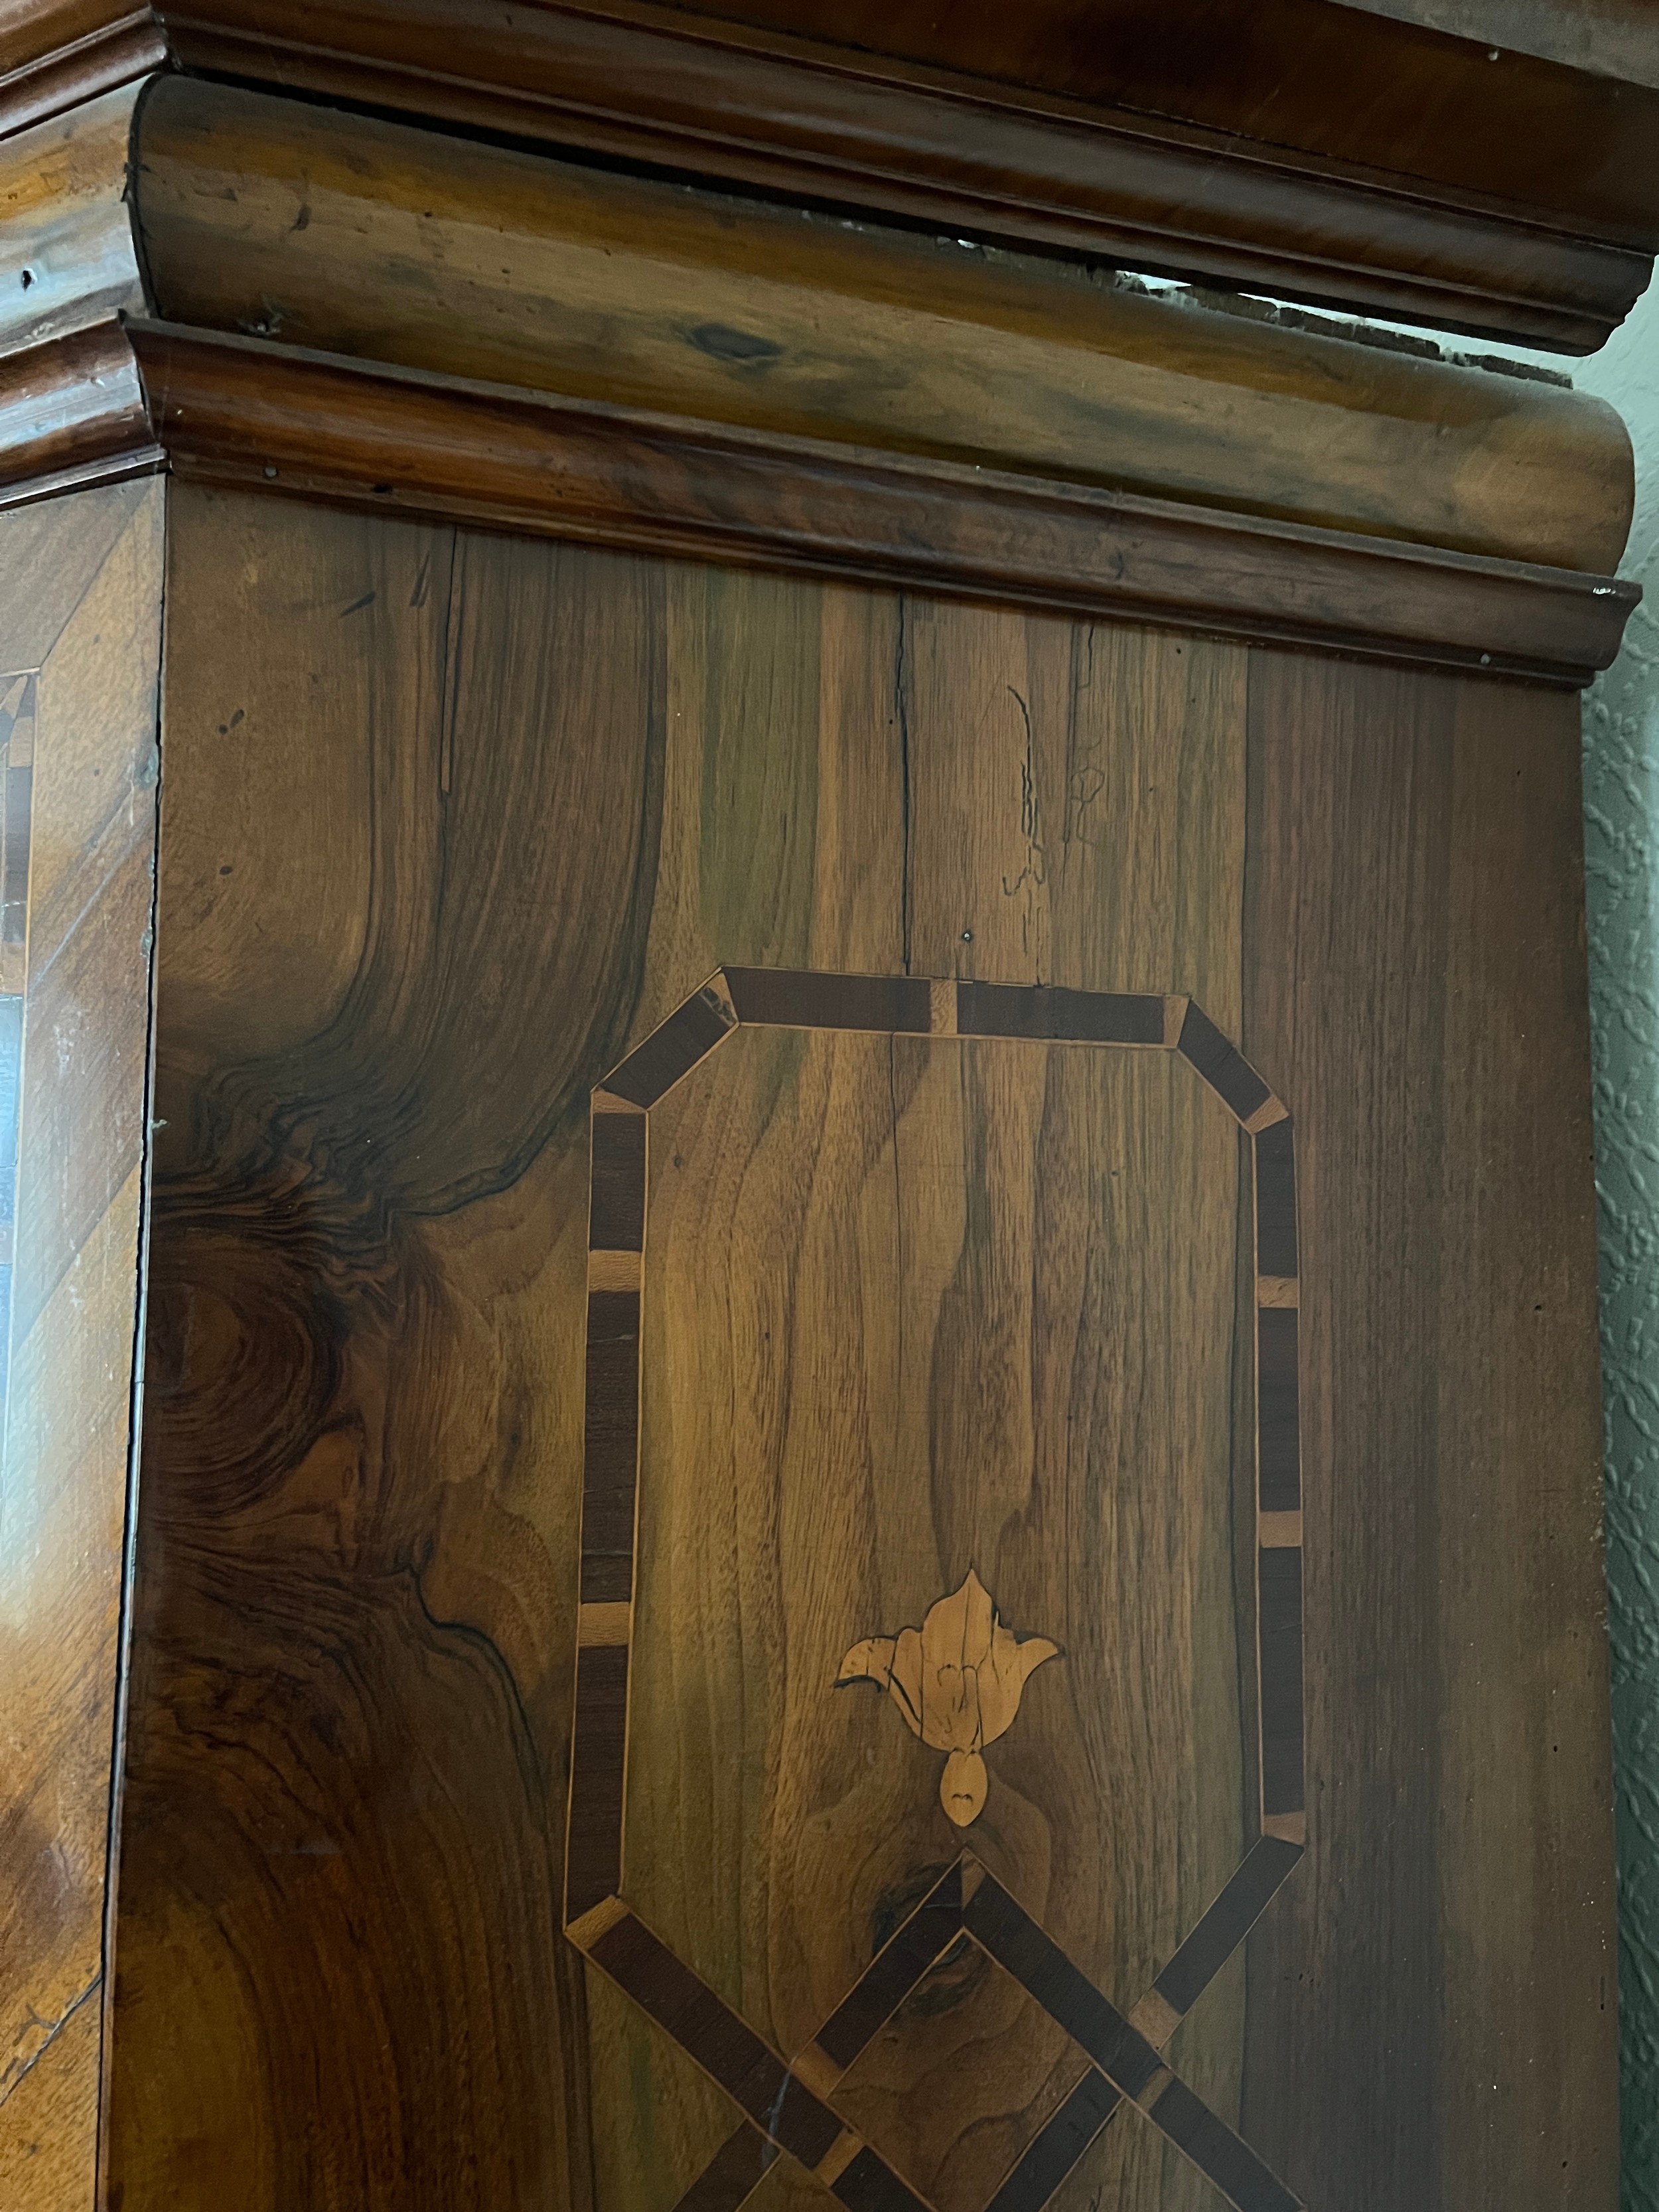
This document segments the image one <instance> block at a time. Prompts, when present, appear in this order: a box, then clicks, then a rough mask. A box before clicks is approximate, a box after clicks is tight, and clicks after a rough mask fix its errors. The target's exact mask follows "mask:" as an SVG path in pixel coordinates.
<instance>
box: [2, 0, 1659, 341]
mask: <svg viewBox="0 0 1659 2212" xmlns="http://www.w3.org/2000/svg"><path fill="white" fill-rule="evenodd" d="M1172 11H1173V17H1174V18H1175V19H1176V20H1175V21H1172ZM1183 11H1184V13H1185V15H1188V16H1189V17H1190V18H1191V21H1190V22H1188V24H1187V26H1186V32H1185V35H1182V34H1181V30H1180V23H1179V20H1178V19H1180V18H1181V17H1182V15H1183ZM1408 12H1409V11H1407V10H1405V9H1393V10H1389V11H1378V10H1374V9H1368V8H1365V7H1359V6H1353V5H1340V4H1338V0H1279V3H1278V4H1276V5H1275V6H1274V7H1273V9H1267V10H1264V9H1261V7H1260V6H1257V5H1255V4H1254V0H1248V4H1247V0H1158V4H1156V5H1154V4H1153V0H1109V4H1108V5H1106V6H1105V7H1104V8H1103V7H1102V6H1101V4H1100V0H1087V4H1086V5H1085V4H1084V0H1030V4H1029V5H1028V6H1026V7H1024V8H1022V9H1019V10H1018V11H995V10H979V11H976V12H975V11H965V10H960V9H958V10H951V11H947V12H946V14H945V16H944V17H943V18H941V17H940V15H939V10H938V9H936V8H932V7H927V8H923V7H920V6H914V5H912V6H907V5H903V4H897V0H884V3H883V5H882V6H881V7H879V8H874V7H872V6H871V5H870V4H868V0H817V5H816V6H812V5H805V4H803V0H787V5H782V4H777V5H775V4H770V0H720V5H718V6H708V7H702V8H696V7H686V6H678V7H674V6H666V5H659V4H653V0H453V4H448V5H446V6H445V7H443V8H441V9H437V8H435V7H433V6H432V5H430V4H429V0H350V4H343V0H335V4H321V0H191V4H190V5H189V6H187V7H185V8H174V7H169V6H166V5H162V6H160V7H155V8H147V9H137V10H127V9H123V8H122V7H121V6H120V5H119V4H118V0H22V4H21V5H16V4H14V7H13V8H12V9H11V10H10V11H9V12H8V13H7V14H5V15H3V17H0V129H3V128H5V127H12V128H16V127H21V125H23V124H26V123H29V122H33V121H36V120H39V119H40V118H42V117H43V116H45V115H46V114H47V113H49V112H52V110H53V108H54V106H62V105H64V104H66V103H67V102H68V101H70V100H76V99H83V98H86V97H89V96H91V95H92V94H94V93H97V92H100V91H103V90H107V89H109V88H112V86H114V85H115V84H118V83H119V82H125V81H126V80H127V79H128V78H130V77H131V76H132V75H134V74H136V73H137V71H138V70H141V69H143V68H149V67H153V66H155V65H156V64H157V62H158V61H159V60H160V59H161V58H163V57H166V58H168V59H170V60H171V61H173V63H175V64H179V65H180V66H182V67H185V68H186V69H193V70H210V71H214V72H217V73H221V74H223V75H226V76H236V77H240V78H242V79H244V80H246V81H247V82H251V83H259V84H264V85H267V86H271V87H275V88H288V89H292V90H303V91H306V92H308V93H312V94H322V95H324V96H326V97H330V98H333V99H341V100H353V101H357V102H362V103H364V104H366V105H368V106H376V107H380V108H386V109H393V110H401V111H404V112H409V113H411V114H415V115H418V116H421V117H423V118H430V119H433V120H437V121H440V122H444V123H448V124H452V125H453V124H458V123H459V124H465V125H467V126H469V127H472V128H477V129H483V130H485V131H494V132H496V133H500V134H512V135H516V136H518V137H529V138H532V139H539V140H542V141H544V142H547V143H554V144H557V145H561V146H566V147H580V148H583V149H588V150H591V151H594V152H599V153H603V154H609V155H623V156H624V157H627V158H629V159H633V160H637V161H648V162H653V163H657V164H660V165H664V166H667V167H673V168H676V169H679V170H682V171H684V172H686V173H692V174H696V175H699V176H702V177H705V178H708V179H716V180H720V181H723V182H725V183H727V184H735V185H740V186H746V187H750V188H754V187H758V188H760V189H762V190H763V191H777V192H781V193H784V194H787V195H790V196H793V197H808V198H813V199H816V200H817V201H819V202H822V203H827V204H832V205H836V206H842V207H846V208H850V209H858V210H865V211H867V212H869V213H871V214H873V215H875V216H888V217H892V216H898V217H901V218H903V219H907V220H914V221H918V222H923V223H926V224H927V225H929V226H932V227H933V228H940V229H945V230H950V231H953V232H957V233H962V234H970V235H973V236H975V237H982V238H988V239H992V240H1003V241H1005V242H1010V243H1013V244H1019V245H1027V246H1030V245H1036V246H1044V247H1051V248H1054V247H1057V248H1060V249H1061V250H1064V251H1066V252H1076V253H1082V254H1086V255H1090V256H1093V257H1096V258H1100V259H1102V260H1105V261H1109V262H1115V263H1119V264H1128V265H1131V266H1134V267H1139V268H1143V269H1148V270H1154V271H1161V272H1163V273H1166V274H1172V275H1180V276H1194V277H1197V278H1199V279H1200V280H1204V281H1208V282H1211V283H1221V284H1225V285H1233V286H1238V287H1242V288H1243V289H1253V290H1265V291H1269V292H1273V293H1276V294H1278V295H1280V296H1283V297H1285V298H1290V299H1299V300H1305V301H1313V302H1316V303H1322V304H1334V305H1340V306H1342V307H1351V308H1358V309H1359V310H1361V311H1364V312H1369V313H1377V314H1382V315H1386V316H1392V317H1396V318H1401V319H1407V320H1420V321H1424V322H1427V323H1430V324H1432V325H1438V326H1440V327H1443V328H1446V329H1450V330H1461V331H1469V332H1472V333H1474V334H1476V335H1484V336H1487V337H1504V338H1510V339H1515V340H1517V341H1519V342H1521V343H1535V344H1541V345H1546V346H1554V347H1559V348H1560V349H1562V350H1564V351H1567V352H1587V351H1590V350H1593V349H1595V347H1596V346H1598V345H1599V344H1601V343H1602V342H1603V341H1604V340H1605V338H1606V337H1607V334H1608V332H1609V331H1611V330H1612V329H1613V327H1615V326H1616V325H1617V324H1618V323H1619V322H1620V319H1622V318H1623V316H1624V314H1625V313H1626V312H1627V310H1628V308H1629V307H1630V305H1631V303H1632V301H1633V300H1634V299H1635V298H1636V297H1637V296H1638V295H1639V294H1640V292H1641V291H1642V289H1643V288H1644V285H1645V283H1647V281H1648V276H1649V274H1650V267H1651V262H1652V256H1653V252H1654V249H1655V246H1656V243H1659V175H1656V173H1655V170H1654V166H1653V163H1652V160H1651V154H1650V149H1651V147H1652V145H1653V143H1655V141H1656V139H1659V90H1656V88H1654V87H1653V86H1652V85H1650V84H1649V83H1646V82H1642V81H1641V80H1640V78H1639V77H1628V78H1621V77H1620V76H1615V75H1611V74H1608V73H1607V71H1608V69H1609V68H1610V67H1611V66H1612V64H1611V63H1609V62H1607V58H1606V57H1602V58H1601V59H1602V66H1600V67H1597V68H1590V67H1572V66H1569V65H1568V64H1567V62H1566V61H1565V60H1564V59H1563V58H1560V55H1558V54H1557V53H1556V52H1554V50H1553V49H1551V50H1550V51H1546V52H1511V51H1500V50H1498V49H1497V48H1493V47H1489V46H1488V45H1487V44H1486V38H1485V36H1484V35H1478V34H1477V33H1475V32H1474V28H1473V26H1474V14H1473V13H1471V15H1470V23H1471V27H1472V28H1471V33H1470V35H1468V36H1465V37H1453V36H1449V35H1448V34H1447V33H1445V32H1444V31H1443V29H1438V28H1434V27H1428V26H1425V24H1424V23H1422V22H1420V21H1407V20H1404V19H1403V18H1404V17H1405V15H1407V13H1408ZM1446 12H1447V11H1446V9H1441V10H1440V13H1441V15H1445V14H1446ZM999 19H1000V20H999ZM941 22H942V23H944V24H945V26H946V29H945V31H941V30H940V28H939V24H940V23H941ZM1532 43H1533V44H1534V46H1537V45H1538V44H1539V43H1540V42H1539V41H1538V40H1534V41H1533V42H1532ZM1546 43H1547V42H1546ZM1579 45H1580V46H1582V41H1581V42H1579ZM1578 51H1579V46H1572V45H1568V46H1563V47H1562V48H1561V50H1560V54H1561V55H1565V54H1567V53H1569V52H1571V53H1574V54H1577V52H1578ZM1600 51H1601V50H1600V49H1599V48H1598V49H1597V50H1596V52H1597V53H1598V55H1599V54H1600ZM1177 59H1178V67H1177ZM1172 70H1174V72H1175V74H1174V75H1173V76H1171V74H1170V72H1171V71H1172ZM1166 80H1168V81H1166Z"/></svg>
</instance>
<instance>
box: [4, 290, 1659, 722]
mask: <svg viewBox="0 0 1659 2212" xmlns="http://www.w3.org/2000/svg"><path fill="white" fill-rule="evenodd" d="M0 453H3V456H4V459H3V464H0V468H3V481H0V503H7V504H10V503H15V502H16V501H19V500H21V499H33V498H39V497H40V496H41V495H42V493H43V490H46V489H58V488H62V487H63V485H64V484H65V483H67V482H69V481H86V480H89V479H90V477H92V476H93V475H94V474H96V473H98V472H100V471H101V472H102V473H103V474H106V475H107V474H109V473H131V472H132V471H135V470H137V469H140V468H145V467H154V466H155V465H158V464H159V462H160V459H161V456H163V455H164V456H165V459H166V462H167V465H168V466H170V467H171V468H172V469H173V471H175V472H176V473H177V474H179V475H180V476H183V477H191V478H194V479H197V480H198V481H203V482H207V483H222V484H228V485H240V486H245V487H247V488H251V489H259V490H264V491H266V492H272V493H278V494H289V495H295V496H300V497H304V498H308V499H317V500H324V501H336V502H343V503H345V504H347V505H349V506H353V507H361V508H368V509H370V510H372V511H374V512H377V513H396V514H402V515H408V516H422V517H427V518H436V519H441V520H452V521H454V522H458V523H471V524H476V525H483V526H491V527H496V528H501V529H505V530H512V531H520V532H533V533H536V534H538V535H546V536H551V537H560V538H574V539H578V540H581V541H583V542H586V543H589V544H602V545H611V546H616V547H619V548H634V549H637V550H641V551H649V552H654V553H658V554H664V555H671V556H681V557H684V558H687V559H695V560H702V561H712V562H724V563H728V564H734V565H739V566H744V567H754V568H772V569H779V570H784V571H787V572H791V573H794V574H805V575H813V576H820V577H826V578H835V579H840V580H845V581H847V582H848V583H876V584H882V585H887V586H894V585H897V586H903V587H905V588H907V589H914V590H917V591H924V592H936V593H939V594H942V595H946V596H950V597H955V598H963V599H976V600H981V601H990V602H995V603H1000V604H1005V605H1018V606H1027V607H1033V608H1041V609H1048V610H1053V611H1058V612H1064V613H1068V614H1073V615H1085V616H1086V615H1094V616H1099V617H1116V618H1118V619H1121V620H1129V621H1135V622H1142V623H1154V624H1158V625H1164V626H1169V627H1173V628H1179V629H1187V630H1194V631H1199V632H1204V633H1208V634H1212V635H1224V636H1229V637H1237V638H1243V639H1255V640H1261V641H1267V642H1273V643H1281V644H1289V645H1296V646H1304V647H1311V648H1314V649H1316V650H1320V651H1323V652H1334V653H1352V654H1360V655H1363V656H1364V657H1366V658H1368V659H1383V660H1388V661H1393V662H1399V663H1406V664H1410V665H1418V666H1428V667H1434V668H1441V669H1447V670H1455V671H1463V672H1474V673H1485V674H1491V675H1493V676H1506V677H1521V678H1528V679H1531V680H1534V681H1539V682H1543V683H1547V684H1557V685H1564V686H1569V687H1575V688H1576V687H1578V686H1582V685H1583V684H1587V683H1588V682H1589V680H1590V679H1591V678H1592V677H1593V676H1594V675H1595V671H1597V670H1598V669H1601V668H1604V667H1606V666H1607V664H1608V663H1609V662H1610V661H1611V660H1612V659H1613V655H1614V654H1615V653H1617V651H1618V649H1619V643H1620V637H1621V635H1622V634H1623V630H1624V626H1625V623H1626V619H1627V618H1628V617H1629V614H1630V612H1631V610H1632V608H1633V607H1634V605H1636V603H1637V601H1638V599H1639V598H1640V592H1639V590H1638V587H1637V586H1635V585H1633V584H1630V583H1626V582H1624V581H1622V580H1619V579H1616V578H1611V577H1603V576H1595V575H1587V574H1580V573H1578V572H1577V571H1575V570H1568V569H1562V568H1540V567H1534V566H1530V565H1528V564H1527V563H1524V562H1512V561H1500V560H1492V559H1486V558H1482V557H1480V556H1474V555H1469V554H1461V553H1455V552H1449V551H1445V550H1440V549H1437V548H1433V547H1426V546H1419V545H1411V544H1401V543H1400V542H1398V541H1396V540H1392V539H1387V538H1364V537H1359V536H1357V535H1350V534H1348V533H1346V532H1337V531H1327V530H1320V529H1316V528H1313V527H1310V526H1306V525H1301V524H1293V523H1279V522H1273V521H1267V520H1261V519H1260V518H1258V517H1256V516H1253V515H1240V514H1234V513H1225V512H1221V511H1218V510H1217V509H1215V508H1212V507H1198V506H1186V505H1181V504H1177V503H1176V502H1175V501H1166V500H1157V499H1148V498H1144V497H1139V496H1135V495H1130V494H1123V493H1115V492H1111V491H1107V490H1103V489H1097V488H1095V487H1092V486H1087V485H1077V484H1067V483H1056V482H1054V481H1051V480H1047V479H1043V478H1041V477H1028V476H1023V475H1015V474H1012V473H1011V472H1008V471H1000V470H991V469H980V468H975V467H973V466H971V465H964V464H963V463H960V462H953V461H943V460H935V459H920V458H916V457H914V456H909V455H896V454H891V453H878V452H873V451H871V450H870V449H868V448H862V447H852V446H847V445H842V444H839V443H831V442H829V441H821V440H817V439H809V438H802V437H796V436H791V435H783V434H780V433H772V432H761V431H755V430H750V429H743V428H731V427H727V426H724V425H714V424H709V423H705V422H695V421H688V420H684V419H680V418H678V417H674V416H667V415H664V414H660V413H652V412H647V411H646V410H639V409H633V408H626V407H615V406H608V405H605V404H602V403H599V402H598V401H592V400H572V399H567V398H557V397H554V396H551V395H547V394H540V393H526V392H522V391H519V390H515V389H513V388H512V387H509V386H500V385H493V384H483V383H477V382H471V381H467V380H461V379H457V378H449V377H440V376H435V375H431V374H422V373H420V372H418V371H415V370H409V369H400V368H387V367H386V366H384V365H374V364H366V363H364V362H359V361H355V360H348V359H346V358H343V357H341V356H331V355H324V354H317V353H312V352H307V351H306V350H304V349H300V348H297V347H289V346H283V345H277V344H273V343H270V342H269V341H267V340H262V339H257V338H243V337H232V336H228V335H226V334H223V333H220V332H212V331H199V330H192V329H189V328H185V327H181V326H179V325H172V324H166V323H157V322H151V321H143V320H130V321H126V322H124V323H106V324H103V325H99V326H97V327H96V328H94V329H93V330H89V331H81V332H78V333H76V335H75V336H73V337H70V338H66V339H61V340H58V341H55V342H54V343H52V344H50V345H46V346H40V347H36V348H34V349H32V350H31V351H30V352H28V353H26V354H20V355H14V356H10V357H9V359H6V360H3V361H0Z"/></svg>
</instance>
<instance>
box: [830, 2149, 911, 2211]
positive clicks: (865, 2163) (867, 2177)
mask: <svg viewBox="0 0 1659 2212" xmlns="http://www.w3.org/2000/svg"><path fill="white" fill-rule="evenodd" d="M831 2194H832V2195H834V2196H835V2197H838V2198H839V2199H840V2201H841V2202H842V2203H843V2204H844V2205H846V2206H847V2208H848V2212H930V2208H929V2206H928V2204H927V2200H926V2198H925V2197H918V2196H917V2195H916V2193H915V2191H914V2190H912V2189H908V2188H907V2187H906V2186H905V2185H904V2183H903V2182H902V2181H901V2180H900V2179H899V2178H898V2176H897V2174H896V2173H895V2172H893V2169H892V2168H891V2166H887V2165H884V2163H883V2161H882V2160H880V2159H879V2158H878V2157H877V2155H876V2154H875V2153H874V2151H872V2150H870V2149H868V2148H866V2149H864V2150H861V2151H860V2153H859V2154H858V2156H857V2157H856V2158H855V2159H854V2160H853V2162H852V2164H851V2165H850V2166H848V2169H847V2171H846V2172H844V2173H842V2174H841V2175H839V2176H837V2178H836V2180H835V2181H834V2182H833V2183H832V2184H831Z"/></svg>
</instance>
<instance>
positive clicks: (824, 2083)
mask: <svg viewBox="0 0 1659 2212" xmlns="http://www.w3.org/2000/svg"><path fill="white" fill-rule="evenodd" d="M789 2070H790V2072H791V2073H792V2074H793V2075H795V2077H796V2079H797V2080H798V2081H805V2084H806V2086H807V2087H808V2088H809V2089H810V2090H811V2092H812V2094H813V2095H814V2096H815V2097H822V2098H823V2100H824V2102H825V2103H826V2104H828V2102H829V2099H830V2098H831V2097H832V2096H833V2095H834V2094H835V2093H836V2089H837V2087H839V2086H840V2083H841V2080H842V2075H844V2074H845V2072H846V2071H847V2069H846V2068H845V2067H844V2066H837V2065H836V2062H835V2060H834V2059H833V2058H832V2057H830V2056H829V2052H828V2051H823V2050H821V2049H820V2048H819V2046H818V2045H817V2044H816V2043H809V2044H808V2045H807V2046H806V2048H805V2050H804V2051H801V2052H800V2054H799V2056H798V2057H796V2058H794V2059H793V2061H792V2062H791V2063H790V2068H789Z"/></svg>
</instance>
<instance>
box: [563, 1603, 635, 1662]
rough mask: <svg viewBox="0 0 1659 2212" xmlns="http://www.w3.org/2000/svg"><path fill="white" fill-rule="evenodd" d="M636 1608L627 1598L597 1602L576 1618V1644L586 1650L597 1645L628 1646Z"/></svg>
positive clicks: (581, 1611)
mask: <svg viewBox="0 0 1659 2212" xmlns="http://www.w3.org/2000/svg"><path fill="white" fill-rule="evenodd" d="M633 1626H634V1608H633V1607H632V1606H631V1605H630V1604H629V1601H627V1599H626V1598H606V1599H600V1600H595V1601H591V1602H590V1603H588V1604H586V1605H585V1606H583V1607H582V1608H581V1610H580V1613H578V1614H577V1617H576V1642H577V1644H578V1646H579V1647H580V1649H581V1650H590V1649H592V1647H593V1646H594V1645H596V1644H606V1645H610V1646H612V1647H614V1646H615V1645H617V1644H626V1643H627V1641H628V1639H629V1635H630V1634H631V1633H632V1632H633Z"/></svg>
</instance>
